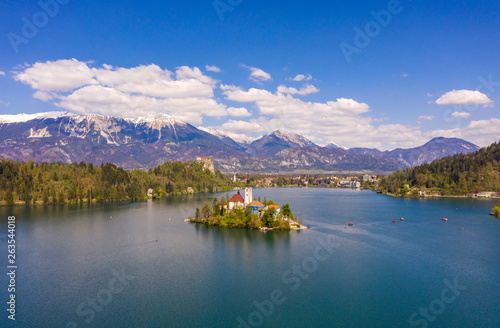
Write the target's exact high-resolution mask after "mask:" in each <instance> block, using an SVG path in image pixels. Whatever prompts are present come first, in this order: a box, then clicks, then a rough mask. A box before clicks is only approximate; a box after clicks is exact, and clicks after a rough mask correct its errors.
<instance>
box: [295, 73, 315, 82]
mask: <svg viewBox="0 0 500 328" xmlns="http://www.w3.org/2000/svg"><path fill="white" fill-rule="evenodd" d="M310 80H312V76H311V74H308V75H307V76H305V75H304V74H299V75H297V76H295V77H294V78H293V79H292V81H296V82H301V81H310Z"/></svg>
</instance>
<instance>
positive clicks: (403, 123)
mask: <svg viewBox="0 0 500 328" xmlns="http://www.w3.org/2000/svg"><path fill="white" fill-rule="evenodd" d="M55 1H56V0H53V1H44V0H42V2H44V3H48V4H50V5H49V6H48V7H47V8H48V12H49V13H48V14H43V9H42V8H41V6H40V5H39V4H38V2H37V1H16V2H13V1H10V2H8V3H3V4H2V10H1V12H0V19H1V21H2V24H1V27H0V28H1V31H0V36H1V38H0V49H1V52H0V59H1V60H0V90H2V91H1V93H0V115H2V114H18V113H37V112H47V111H61V110H64V111H66V110H68V111H72V112H77V113H91V112H92V113H100V114H108V115H117V116H120V115H121V116H127V117H131V116H139V115H143V114H144V113H146V112H150V111H154V112H164V113H167V114H170V115H172V116H174V117H178V118H179V119H181V120H184V121H188V122H189V123H192V124H193V125H196V126H207V127H214V128H216V129H219V130H222V131H224V132H225V133H227V134H229V135H231V136H233V137H235V138H239V139H249V138H255V137H257V136H259V135H263V134H265V133H268V132H270V131H272V130H275V129H287V130H289V131H291V132H296V133H299V134H303V135H305V136H307V137H308V138H310V139H311V140H313V141H315V142H317V143H319V144H327V143H329V142H336V143H339V144H342V145H345V146H348V147H356V146H367V147H378V148H383V149H392V148H396V147H411V146H416V145H419V144H422V143H424V142H425V141H428V140H429V139H430V138H432V137H437V136H446V137H460V138H464V139H467V140H469V141H472V142H475V143H477V144H479V145H480V146H485V145H488V144H490V143H492V142H494V141H498V140H500V132H499V130H500V129H499V128H498V127H499V126H500V125H499V124H500V111H499V107H498V105H497V103H498V100H499V99H500V67H499V65H498V63H499V60H498V58H500V33H499V31H500V30H499V29H498V26H500V4H499V3H498V2H496V1H479V2H477V1H439V2H431V1H409V0H406V1H404V0H401V1H394V0H391V1H355V2H346V1H311V2H304V1H286V2H275V1H249V0H243V1H237V0H233V1H231V2H230V1H228V0H221V1H219V2H217V3H218V6H219V8H226V9H229V10H226V11H221V10H223V9H219V12H218V11H217V9H216V8H215V6H214V1H211V0H208V1H185V2H179V1H175V2H173V1H159V2H154V3H149V2H146V1H126V0H125V1H123V0H122V1H102V2H94V1H79V0H70V1H67V0H64V1H63V0H60V3H59V2H55ZM66 2H67V3H66ZM54 3H56V4H57V7H58V9H57V10H54V8H55V6H54ZM61 3H63V4H61ZM229 3H232V4H233V5H230V4H229ZM224 6H225V7H224ZM55 11H57V12H55ZM382 11H383V12H382ZM391 11H392V13H391ZM41 12H42V14H40V13H41ZM373 12H374V13H377V15H379V14H380V15H381V16H380V17H382V18H383V20H384V21H382V22H378V21H377V20H376V18H375V17H374V16H373V15H372V13H373ZM381 12H382V13H386V14H387V13H389V14H390V18H388V17H389V16H387V15H386V16H384V14H381ZM51 16H53V17H51ZM221 16H222V17H223V20H221ZM37 19H38V21H37ZM34 20H35V23H38V24H39V25H40V27H38V28H37V29H38V31H37V32H36V33H34V32H33V30H32V31H29V29H28V30H27V29H26V26H25V25H26V23H25V22H26V21H27V22H28V24H33V22H34ZM377 24H378V25H377ZM383 25H386V26H383ZM23 26H24V27H25V29H24V31H23ZM35 27H36V26H35ZM370 28H372V29H371V30H370ZM355 29H358V31H359V30H360V31H362V32H363V33H364V34H366V33H368V34H369V35H368V36H367V37H365V39H364V40H362V41H363V42H365V44H362V43H359V42H358V43H356V42H355V36H356V34H357V32H356V30H355ZM367 29H368V30H367ZM27 32H31V35H30V34H29V33H27ZM14 35H15V36H14ZM9 38H10V39H12V38H17V39H15V40H17V41H11V40H9ZM20 38H24V39H23V41H22V42H21V41H19V40H21V39H20ZM367 39H368V40H369V44H366V43H368V42H367V41H366V40H367ZM16 42H17V43H16ZM13 44H14V45H13ZM347 44H348V45H349V46H351V47H355V46H356V44H358V45H360V44H361V45H362V46H363V48H360V47H357V48H358V49H357V50H356V52H355V53H352V54H351V55H349V56H347V57H349V60H347V58H346V55H345V54H344V53H343V50H342V47H341V45H344V49H345V45H347ZM16 48H17V49H16ZM351 49H352V48H351ZM16 50H17V53H16ZM103 65H106V66H103ZM207 65H208V66H215V67H216V68H218V70H217V69H212V70H210V69H207ZM75 69H76V70H77V72H79V74H80V73H81V74H83V75H82V76H80V77H77V76H76V75H75ZM214 70H215V71H217V72H215V71H214ZM219 70H220V72H219ZM83 71H85V72H83ZM82 72H83V73H82ZM252 74H253V75H252ZM300 75H303V76H304V78H303V79H300V77H301V76H300ZM297 76H299V78H297V79H296V80H300V81H294V80H293V79H294V78H296V77H297ZM75 79H76V80H75ZM485 81H486V82H485ZM488 81H489V82H488ZM497 81H498V82H497ZM56 82H57V83H56ZM167 89H168V90H167ZM301 90H302V91H301Z"/></svg>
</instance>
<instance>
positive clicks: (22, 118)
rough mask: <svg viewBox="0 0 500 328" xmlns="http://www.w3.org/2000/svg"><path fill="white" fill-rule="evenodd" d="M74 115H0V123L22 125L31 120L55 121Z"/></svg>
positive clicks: (60, 113) (53, 113) (68, 113)
mask: <svg viewBox="0 0 500 328" xmlns="http://www.w3.org/2000/svg"><path fill="white" fill-rule="evenodd" d="M75 115H76V114H73V113H70V112H47V113H36V114H25V113H23V114H13V115H0V123H24V122H28V121H31V120H45V119H50V118H52V119H56V118H60V117H66V116H75Z"/></svg>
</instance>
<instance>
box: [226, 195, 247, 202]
mask: <svg viewBox="0 0 500 328" xmlns="http://www.w3.org/2000/svg"><path fill="white" fill-rule="evenodd" d="M229 201H230V202H234V203H236V202H244V200H243V197H241V195H240V194H236V195H234V196H233V197H231V199H230V200H229Z"/></svg>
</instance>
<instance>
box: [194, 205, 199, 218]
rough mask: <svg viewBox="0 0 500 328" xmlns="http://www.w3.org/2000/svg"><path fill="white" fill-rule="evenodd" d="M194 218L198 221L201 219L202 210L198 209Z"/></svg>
mask: <svg viewBox="0 0 500 328" xmlns="http://www.w3.org/2000/svg"><path fill="white" fill-rule="evenodd" d="M194 218H195V219H196V220H199V219H200V209H199V208H198V207H197V208H196V211H195V212H194Z"/></svg>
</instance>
